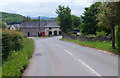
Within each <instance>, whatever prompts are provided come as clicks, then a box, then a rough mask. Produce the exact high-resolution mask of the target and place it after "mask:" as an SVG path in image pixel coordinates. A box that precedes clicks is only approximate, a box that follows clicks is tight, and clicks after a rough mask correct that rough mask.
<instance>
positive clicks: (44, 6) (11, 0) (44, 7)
mask: <svg viewBox="0 0 120 78" xmlns="http://www.w3.org/2000/svg"><path fill="white" fill-rule="evenodd" d="M91 4H92V1H91V0H0V11H4V12H10V13H18V14H21V15H24V16H31V17H37V16H48V17H56V16H57V14H56V13H55V10H56V9H57V8H58V5H65V6H69V7H70V8H71V10H72V14H74V15H77V16H80V15H81V14H82V13H83V12H84V8H85V7H89V6H90V5H91Z"/></svg>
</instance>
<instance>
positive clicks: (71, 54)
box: [65, 50, 73, 55]
mask: <svg viewBox="0 0 120 78" xmlns="http://www.w3.org/2000/svg"><path fill="white" fill-rule="evenodd" d="M65 51H66V52H67V53H68V54H70V55H73V54H72V53H70V52H69V51H68V50H65Z"/></svg>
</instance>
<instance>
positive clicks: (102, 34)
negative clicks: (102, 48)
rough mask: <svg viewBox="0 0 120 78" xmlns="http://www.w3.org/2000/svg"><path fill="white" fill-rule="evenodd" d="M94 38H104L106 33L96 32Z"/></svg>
mask: <svg viewBox="0 0 120 78" xmlns="http://www.w3.org/2000/svg"><path fill="white" fill-rule="evenodd" d="M96 36H98V37H102V36H106V33H105V32H104V31H101V32H96Z"/></svg>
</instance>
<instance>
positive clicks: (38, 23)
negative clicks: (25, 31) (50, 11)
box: [20, 20, 59, 28]
mask: <svg viewBox="0 0 120 78" xmlns="http://www.w3.org/2000/svg"><path fill="white" fill-rule="evenodd" d="M20 26H21V27H22V28H23V27H59V25H58V24H57V21H53V20H51V21H29V22H23V23H22V24H20Z"/></svg>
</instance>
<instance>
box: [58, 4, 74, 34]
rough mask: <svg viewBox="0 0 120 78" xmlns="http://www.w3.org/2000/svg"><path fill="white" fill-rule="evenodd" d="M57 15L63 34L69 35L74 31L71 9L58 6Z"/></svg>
mask: <svg viewBox="0 0 120 78" xmlns="http://www.w3.org/2000/svg"><path fill="white" fill-rule="evenodd" d="M56 13H57V14H58V21H59V25H60V29H61V31H62V32H63V33H68V32H70V31H71V30H72V17H71V9H70V8H69V7H68V6H67V7H65V6H61V5H60V6H58V9H56Z"/></svg>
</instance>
